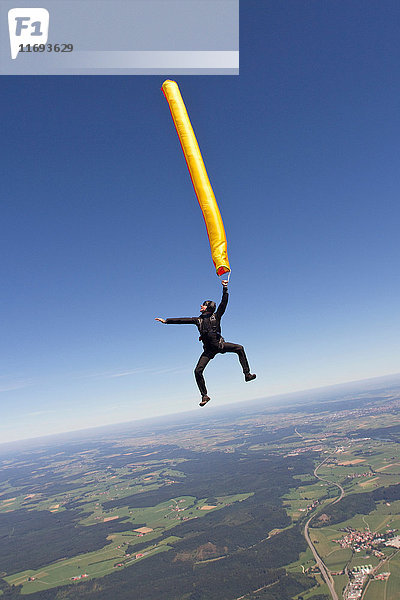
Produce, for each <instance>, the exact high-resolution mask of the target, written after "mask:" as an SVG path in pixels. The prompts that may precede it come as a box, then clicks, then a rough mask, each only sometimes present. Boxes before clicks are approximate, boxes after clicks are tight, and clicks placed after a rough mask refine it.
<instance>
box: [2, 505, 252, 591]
mask: <svg viewBox="0 0 400 600" xmlns="http://www.w3.org/2000/svg"><path fill="white" fill-rule="evenodd" d="M251 495H252V493H248V494H234V495H230V496H221V497H218V498H216V499H217V500H218V504H216V505H208V504H207V501H206V499H205V498H204V499H202V500H199V501H197V500H196V499H195V498H194V497H193V496H181V497H177V498H174V499H172V500H169V501H167V502H162V503H160V504H158V505H156V506H150V507H145V508H138V509H134V510H130V509H128V508H127V507H124V508H123V509H122V510H120V509H119V510H118V511H117V514H112V513H109V514H107V516H106V517H105V518H113V517H123V516H128V517H130V520H131V522H130V523H129V522H126V524H127V527H129V525H130V526H131V529H129V530H128V529H127V531H124V532H121V533H114V534H112V535H109V536H108V540H109V541H111V543H110V544H109V545H107V546H105V547H104V548H102V549H100V550H96V551H95V552H88V553H86V554H82V555H78V556H74V557H72V558H69V559H64V560H60V561H57V562H55V563H53V564H50V565H48V566H46V567H43V568H42V569H40V570H37V571H33V570H29V571H23V572H20V573H16V574H14V575H10V576H8V577H5V578H4V579H5V580H6V581H7V583H9V584H10V585H19V584H22V586H23V588H22V593H23V594H29V593H32V592H35V591H39V590H44V589H49V588H51V587H55V586H57V585H65V584H67V583H71V582H72V581H73V578H74V577H79V579H77V581H82V579H85V580H87V579H92V578H94V577H103V576H104V575H107V574H109V573H112V572H113V571H114V570H115V569H121V568H124V567H129V566H131V565H132V564H133V563H134V562H136V561H138V560H143V559H145V558H148V557H149V556H153V555H154V554H157V553H159V552H165V551H167V550H169V549H170V548H171V546H169V545H168V544H169V543H173V542H174V541H176V540H178V539H179V538H177V537H172V536H170V537H167V538H164V539H162V540H159V539H158V538H160V535H161V534H162V533H163V532H164V531H167V530H168V529H171V528H172V527H175V526H176V525H177V524H179V523H180V522H181V520H182V519H192V518H195V517H196V518H199V517H201V516H204V515H206V514H208V513H210V512H214V511H216V510H220V509H221V508H224V507H225V506H227V505H228V504H232V503H233V502H241V501H243V500H246V498H249V496H251ZM204 508H205V509H206V510H204ZM99 514H100V515H101V518H102V519H103V516H104V514H103V513H102V512H101V510H100V509H99V510H98V511H97V513H95V514H93V515H90V517H88V519H85V520H83V521H82V523H83V524H85V525H91V524H93V523H96V519H97V518H98V517H99ZM135 520H136V521H137V524H139V523H140V524H141V525H143V523H145V524H146V526H147V527H148V528H149V529H151V530H152V531H149V532H147V533H141V532H139V531H134V528H135V523H134V521H135ZM157 539H158V541H157ZM143 542H146V543H148V546H147V547H146V548H145V549H141V550H140V552H139V553H140V554H141V555H143V556H141V557H136V555H135V554H133V555H131V556H129V555H127V554H126V549H127V547H128V546H131V547H132V546H134V545H137V544H142V543H143ZM117 565H119V566H117ZM32 578H33V579H34V580H33V581H32ZM28 579H31V581H28Z"/></svg>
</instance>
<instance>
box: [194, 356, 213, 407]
mask: <svg viewBox="0 0 400 600" xmlns="http://www.w3.org/2000/svg"><path fill="white" fill-rule="evenodd" d="M210 360H211V357H210V356H207V354H205V353H204V352H203V354H202V355H201V356H200V358H199V360H198V363H197V365H196V368H195V370H194V376H195V378H196V382H197V385H198V388H199V390H200V394H201V395H202V396H207V388H206V382H205V381H204V377H203V371H204V369H205V368H206V366H207V365H208V363H209V362H210Z"/></svg>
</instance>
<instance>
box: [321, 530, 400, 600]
mask: <svg viewBox="0 0 400 600" xmlns="http://www.w3.org/2000/svg"><path fill="white" fill-rule="evenodd" d="M343 531H344V532H345V535H344V536H343V537H342V538H341V539H339V540H333V541H334V542H336V543H338V544H339V545H340V547H341V548H351V550H352V551H353V552H361V551H364V552H366V553H367V554H368V553H369V554H371V555H374V556H375V557H376V558H377V559H379V560H380V561H384V560H385V559H386V558H387V555H386V554H385V553H384V552H382V548H383V546H387V547H393V548H400V536H399V535H393V534H395V533H396V531H397V530H396V529H388V530H387V531H386V532H385V533H379V532H376V531H370V530H369V529H366V530H364V531H360V530H357V529H352V528H351V527H346V529H345V530H343ZM381 564H382V562H381V563H380V565H381ZM345 571H346V573H347V574H348V576H349V583H348V584H347V586H346V588H345V590H344V592H343V600H359V599H361V598H362V595H363V590H364V588H365V583H366V581H367V579H368V577H373V579H376V580H380V581H386V580H387V579H388V578H389V577H390V572H381V573H375V571H377V567H375V568H374V567H373V566H372V565H371V564H366V565H358V566H355V567H353V569H352V570H351V571H349V570H348V569H347V567H346V568H345Z"/></svg>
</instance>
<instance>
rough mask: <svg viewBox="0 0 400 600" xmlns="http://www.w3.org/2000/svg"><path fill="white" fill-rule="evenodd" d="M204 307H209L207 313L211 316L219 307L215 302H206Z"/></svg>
mask: <svg viewBox="0 0 400 600" xmlns="http://www.w3.org/2000/svg"><path fill="white" fill-rule="evenodd" d="M203 306H206V307H207V312H208V313H210V314H211V315H212V314H213V312H214V311H215V309H216V307H217V305H216V304H215V302H214V301H213V300H204V302H203Z"/></svg>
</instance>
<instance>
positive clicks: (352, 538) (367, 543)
mask: <svg viewBox="0 0 400 600" xmlns="http://www.w3.org/2000/svg"><path fill="white" fill-rule="evenodd" d="M345 531H346V535H344V536H343V537H342V538H341V539H340V540H333V541H334V542H336V543H337V544H339V545H340V547H341V548H351V549H352V550H354V552H361V551H362V550H369V551H372V553H373V554H375V555H376V556H377V558H383V557H384V554H383V552H380V551H379V550H377V549H376V547H377V546H379V545H385V546H394V547H397V546H396V545H395V544H396V540H399V543H400V536H396V537H394V536H393V533H395V532H396V531H397V530H396V529H388V530H387V531H386V533H378V532H376V531H370V530H369V529H366V530H364V531H359V530H357V529H352V528H351V527H346V529H345ZM399 547H400V546H399Z"/></svg>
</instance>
